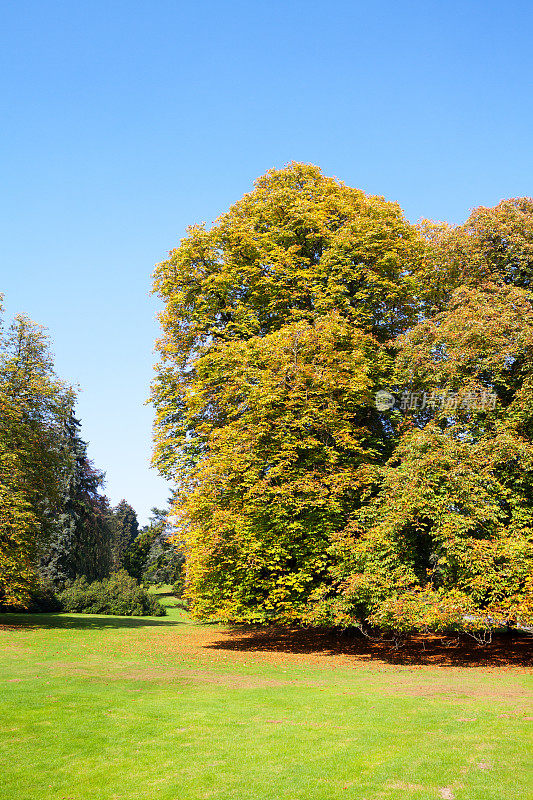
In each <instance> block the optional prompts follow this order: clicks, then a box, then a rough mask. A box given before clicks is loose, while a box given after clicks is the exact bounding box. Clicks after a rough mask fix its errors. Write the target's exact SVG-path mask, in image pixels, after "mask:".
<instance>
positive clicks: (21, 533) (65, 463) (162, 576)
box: [0, 315, 183, 608]
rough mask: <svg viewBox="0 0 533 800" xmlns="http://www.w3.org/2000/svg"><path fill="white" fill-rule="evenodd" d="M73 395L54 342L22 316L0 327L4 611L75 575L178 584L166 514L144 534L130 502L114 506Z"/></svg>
mask: <svg viewBox="0 0 533 800" xmlns="http://www.w3.org/2000/svg"><path fill="white" fill-rule="evenodd" d="M75 400H76V397H75V392H74V390H73V389H72V387H71V386H69V385H67V384H66V383H65V382H64V381H62V380H60V379H59V378H58V377H57V375H56V373H55V370H54V363H53V357H52V354H51V349H50V342H49V339H48V337H47V335H46V333H45V331H44V330H43V328H42V327H40V326H39V325H36V324H35V323H33V322H32V321H31V320H29V319H28V318H27V317H25V316H23V315H19V316H17V317H16V318H15V319H14V321H13V322H12V324H11V325H9V326H8V327H7V329H5V328H4V327H1V328H0V607H2V608H27V607H31V606H32V605H35V603H36V602H37V603H38V599H39V598H40V597H42V596H43V595H46V593H47V592H48V593H49V594H50V593H53V592H55V591H61V590H63V589H65V587H66V586H68V585H70V584H71V583H72V582H73V581H75V580H76V579H78V578H81V577H83V578H85V579H86V580H87V581H88V582H89V583H90V582H91V581H98V580H102V579H105V578H107V577H109V575H110V574H111V573H113V572H117V571H119V570H121V569H126V571H127V572H129V574H130V575H132V576H133V577H135V578H136V579H137V580H138V581H142V582H145V583H157V582H159V583H163V582H172V583H173V582H175V581H176V580H177V576H178V573H179V571H180V569H181V563H182V560H183V557H182V555H181V552H178V550H177V548H176V547H175V546H174V545H173V544H172V543H171V542H170V539H169V537H168V532H167V530H166V524H165V512H164V511H162V510H154V513H155V516H154V518H153V519H152V521H151V522H150V524H149V525H147V526H145V528H143V530H142V531H139V524H138V521H137V516H136V513H135V511H134V509H133V508H132V507H131V505H129V503H127V502H126V500H121V502H120V503H119V504H118V505H117V506H115V507H111V505H110V503H109V500H108V498H107V497H106V496H105V494H104V491H103V490H104V473H103V472H101V471H100V470H98V469H96V468H95V467H94V465H93V464H92V462H91V460H90V459H89V457H88V454H87V444H86V443H85V442H84V441H83V439H82V437H81V432H80V422H79V420H78V419H76V416H75Z"/></svg>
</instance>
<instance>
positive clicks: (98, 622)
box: [0, 614, 183, 630]
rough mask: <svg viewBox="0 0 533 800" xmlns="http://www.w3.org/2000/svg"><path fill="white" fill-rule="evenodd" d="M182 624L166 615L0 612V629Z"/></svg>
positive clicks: (130, 626)
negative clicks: (131, 615)
mask: <svg viewBox="0 0 533 800" xmlns="http://www.w3.org/2000/svg"><path fill="white" fill-rule="evenodd" d="M173 625H183V622H180V621H179V620H175V619H168V618H167V617H159V618H154V617H115V616H112V615H110V614H109V615H108V614H106V615H103V614H98V615H96V614H95V615H93V614H0V630H6V629H8V630H24V629H28V628H54V629H57V630H74V629H79V630H103V629H105V628H146V627H161V626H166V627H169V626H173Z"/></svg>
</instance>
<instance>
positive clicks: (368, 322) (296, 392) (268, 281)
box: [153, 163, 423, 620]
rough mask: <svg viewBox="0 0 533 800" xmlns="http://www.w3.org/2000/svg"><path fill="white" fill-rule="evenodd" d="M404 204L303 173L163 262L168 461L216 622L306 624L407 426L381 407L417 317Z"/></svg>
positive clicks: (161, 411) (295, 168)
mask: <svg viewBox="0 0 533 800" xmlns="http://www.w3.org/2000/svg"><path fill="white" fill-rule="evenodd" d="M422 252H423V240H422V237H421V236H420V234H419V233H418V232H417V231H416V230H415V229H414V228H413V227H412V226H411V225H410V224H409V223H408V222H407V221H406V220H405V218H404V217H403V215H402V213H401V211H400V209H399V207H398V206H397V205H395V204H393V203H388V202H386V201H385V200H383V199H382V198H379V197H370V196H367V195H365V194H364V193H363V192H361V191H359V190H357V189H352V188H350V187H347V186H345V185H344V184H342V183H340V182H339V181H337V180H335V179H333V178H327V177H325V176H324V175H322V173H321V172H320V170H319V169H318V168H317V167H313V166H308V165H302V164H295V163H293V164H291V165H289V166H288V167H287V168H286V169H283V170H272V171H270V172H269V173H267V174H266V175H265V176H263V177H262V178H260V179H259V180H258V181H257V183H256V187H255V189H254V190H253V191H252V192H251V193H250V194H247V195H245V196H244V197H243V199H242V200H240V201H239V202H238V203H236V204H235V205H234V206H233V207H232V208H231V209H230V211H229V212H228V213H227V214H224V215H223V216H222V217H221V218H220V219H219V220H217V222H216V223H215V224H214V226H213V227H212V228H211V229H210V230H206V229H205V228H204V227H202V226H196V227H193V228H191V229H190V230H189V232H188V235H187V237H186V238H185V239H184V240H183V241H182V242H181V244H180V246H179V247H178V248H177V249H176V250H174V251H173V252H172V253H171V254H170V257H169V259H168V260H167V261H165V262H163V263H162V264H160V265H159V267H158V268H157V270H156V275H155V290H156V291H157V292H158V293H159V295H160V296H161V298H162V299H163V301H164V303H165V308H164V311H163V313H162V316H161V321H162V325H163V337H162V339H161V340H160V342H159V350H160V353H161V363H160V365H159V369H158V376H157V379H156V381H155V383H154V388H153V401H154V404H155V407H156V449H155V463H156V464H157V465H158V466H159V468H160V470H161V471H162V472H163V474H165V475H166V476H168V477H171V478H173V479H174V480H175V481H176V484H177V488H178V502H177V504H176V507H175V512H176V514H177V517H178V520H179V525H180V526H181V528H183V529H184V530H185V531H186V537H187V545H188V558H187V564H188V566H187V579H188V592H189V595H190V597H191V598H192V600H193V604H194V608H195V610H196V611H197V612H198V613H200V614H203V615H209V614H211V613H220V612H222V613H224V614H225V615H226V616H231V617H233V618H247V619H262V620H263V619H280V618H291V617H293V616H301V614H302V612H303V609H305V605H306V601H307V598H308V597H309V595H310V593H311V592H312V591H313V589H315V588H316V586H317V584H320V582H321V581H322V580H324V579H325V577H326V576H327V568H328V562H329V559H330V557H329V553H328V550H329V547H330V545H331V537H332V534H333V532H334V531H335V530H336V529H337V528H338V527H339V526H340V525H342V523H343V520H344V519H345V518H346V515H347V514H349V513H350V511H352V510H353V509H354V508H357V507H358V506H359V505H360V504H361V502H362V501H363V499H364V496H365V492H366V491H367V486H368V483H369V481H370V480H371V475H372V468H373V465H375V464H376V463H379V462H380V461H382V460H383V459H384V458H386V457H387V456H388V455H390V453H391V452H392V448H393V444H394V426H393V425H392V424H391V421H390V420H389V419H387V418H384V417H382V416H380V415H379V413H378V412H377V411H376V409H375V408H374V406H373V404H372V399H373V396H374V392H375V391H376V389H378V388H380V386H381V385H382V384H383V383H384V381H385V380H386V376H387V375H388V374H389V373H390V371H391V369H392V359H391V357H390V356H391V354H390V351H389V349H388V347H387V343H388V342H389V340H390V339H391V337H394V336H396V335H397V334H398V333H400V332H402V331H405V330H406V329H407V328H408V326H409V325H411V324H412V323H413V322H414V320H415V319H416V314H417V301H416V298H415V295H414V293H413V287H414V283H413V277H412V276H413V274H414V273H415V272H416V268H417V265H418V263H419V260H420V257H421V254H422Z"/></svg>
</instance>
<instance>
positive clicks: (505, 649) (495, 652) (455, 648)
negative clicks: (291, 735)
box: [206, 626, 533, 667]
mask: <svg viewBox="0 0 533 800" xmlns="http://www.w3.org/2000/svg"><path fill="white" fill-rule="evenodd" d="M225 636H226V638H224V639H223V640H219V641H216V642H213V643H211V644H209V645H206V647H207V648H211V649H214V650H230V651H239V652H246V653H253V652H257V653H258V652H262V653H266V654H270V655H272V656H274V655H275V654H280V655H281V654H284V653H293V654H303V655H307V656H309V657H310V658H312V657H313V656H314V657H317V656H344V657H347V658H348V659H349V660H350V661H353V662H354V663H369V662H371V661H382V662H386V663H389V664H398V665H413V666H414V665H425V666H435V667H533V637H531V636H528V635H527V634H523V635H522V634H520V633H518V632H509V633H497V634H495V635H494V637H493V640H492V643H491V644H488V645H484V646H480V645H479V644H477V643H476V642H475V641H474V640H473V639H471V638H469V637H466V636H465V637H461V638H460V639H459V640H458V639H457V638H449V637H444V636H437V635H432V634H426V635H423V636H416V637H412V638H410V639H407V640H406V641H404V642H402V643H401V644H400V645H399V646H398V643H394V642H391V641H386V640H379V639H369V638H366V637H365V636H363V635H362V634H361V633H359V632H357V631H346V632H338V631H332V630H330V629H326V630H324V629H316V628H315V629H309V628H282V627H275V626H271V627H268V628H257V627H252V626H250V627H246V626H238V627H237V626H235V627H233V628H231V629H230V630H229V631H227V633H226V635H225ZM322 663H325V662H322Z"/></svg>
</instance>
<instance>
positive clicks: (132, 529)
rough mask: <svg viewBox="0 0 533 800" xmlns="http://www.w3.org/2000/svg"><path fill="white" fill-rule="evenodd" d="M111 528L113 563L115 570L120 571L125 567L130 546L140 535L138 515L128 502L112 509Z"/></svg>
mask: <svg viewBox="0 0 533 800" xmlns="http://www.w3.org/2000/svg"><path fill="white" fill-rule="evenodd" d="M108 519H109V524H110V527H111V536H112V543H111V563H112V567H113V569H114V570H119V569H121V568H122V567H123V565H124V556H125V554H126V550H127V549H128V547H129V546H130V544H131V543H132V542H133V541H134V540H135V539H136V538H137V536H138V534H139V523H138V521H137V514H136V513H135V511H134V509H133V508H132V507H131V506H130V504H129V503H127V502H126V500H124V499H123V500H121V501H120V503H119V504H118V505H117V506H115V507H114V508H113V509H111V511H110V513H109V515H108Z"/></svg>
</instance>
